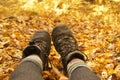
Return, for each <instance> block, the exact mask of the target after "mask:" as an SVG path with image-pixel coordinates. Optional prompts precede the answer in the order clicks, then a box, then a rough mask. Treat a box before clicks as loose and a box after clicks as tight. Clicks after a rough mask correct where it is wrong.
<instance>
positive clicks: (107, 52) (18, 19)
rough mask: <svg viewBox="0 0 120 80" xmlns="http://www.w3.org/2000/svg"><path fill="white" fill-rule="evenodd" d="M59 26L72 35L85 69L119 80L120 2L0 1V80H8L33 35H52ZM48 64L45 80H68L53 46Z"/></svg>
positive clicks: (108, 79)
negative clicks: (40, 32) (37, 33)
mask: <svg viewBox="0 0 120 80" xmlns="http://www.w3.org/2000/svg"><path fill="white" fill-rule="evenodd" d="M58 23H63V24H66V25H68V26H69V28H70V29H71V30H72V31H73V34H74V36H75V38H76V39H77V41H78V45H79V49H80V50H81V51H82V52H83V53H85V54H86V55H87V56H88V61H87V65H88V66H89V67H90V68H91V70H92V71H94V72H95V73H96V75H98V76H99V77H100V78H101V80H120V2H115V1H112V0H106V1H104V2H102V3H94V2H89V1H85V0H64V1H61V0H39V1H37V0H31V1H28V0H0V80H8V78H9V76H10V74H11V73H12V72H13V71H14V69H15V68H16V66H18V65H19V63H20V61H21V55H22V51H23V49H24V47H25V46H26V45H27V44H28V42H29V40H30V37H31V35H32V34H33V33H34V32H35V31H37V30H41V29H42V30H46V31H48V32H49V33H50V34H51V32H52V30H53V28H54V27H55V25H56V24H58ZM51 43H52V42H51ZM49 62H51V63H52V67H51V65H49V68H50V69H49V70H46V71H44V72H43V77H44V79H46V80H68V78H67V77H66V76H65V75H64V72H63V67H62V64H61V61H60V55H59V54H58V53H57V52H56V50H55V48H54V46H53V43H52V46H51V51H50V55H49Z"/></svg>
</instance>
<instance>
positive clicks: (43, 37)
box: [9, 30, 51, 80]
mask: <svg viewBox="0 0 120 80" xmlns="http://www.w3.org/2000/svg"><path fill="white" fill-rule="evenodd" d="M50 47H51V39H50V35H49V33H48V32H46V31H42V30H41V31H36V32H35V34H34V35H33V36H32V38H31V40H30V42H29V45H28V46H27V47H25V49H24V50H23V55H22V61H21V63H20V65H19V66H18V67H17V68H16V69H15V70H14V71H13V73H12V74H11V76H10V78H9V80H43V78H42V75H41V73H42V70H43V69H46V64H47V60H48V59H47V58H48V55H49V53H50Z"/></svg>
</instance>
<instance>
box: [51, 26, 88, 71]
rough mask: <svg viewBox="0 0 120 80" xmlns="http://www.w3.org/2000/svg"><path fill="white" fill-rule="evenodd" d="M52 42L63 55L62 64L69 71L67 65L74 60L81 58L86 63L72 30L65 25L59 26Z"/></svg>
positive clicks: (55, 30) (54, 32)
mask: <svg viewBox="0 0 120 80" xmlns="http://www.w3.org/2000/svg"><path fill="white" fill-rule="evenodd" d="M52 40H53V44H54V46H55V49H56V50H57V51H58V53H59V54H60V55H61V58H62V63H63V66H64V68H65V71H66V70H67V64H68V63H69V62H70V61H71V60H72V59H74V58H79V59H82V60H83V61H85V60H86V59H87V58H86V56H85V54H83V53H82V52H80V50H79V49H78V44H77V41H76V39H75V38H74V36H73V33H72V32H71V31H70V29H69V28H68V27H67V26H66V25H63V24H60V25H57V26H56V27H55V28H54V29H53V32H52Z"/></svg>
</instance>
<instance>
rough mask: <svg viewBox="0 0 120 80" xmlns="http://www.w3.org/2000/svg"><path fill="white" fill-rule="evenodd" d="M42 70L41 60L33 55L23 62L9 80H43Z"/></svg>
mask: <svg viewBox="0 0 120 80" xmlns="http://www.w3.org/2000/svg"><path fill="white" fill-rule="evenodd" d="M33 58H34V59H33ZM40 65H41V66H40ZM42 68H43V67H42V61H41V60H40V58H39V57H38V56H37V55H31V56H29V57H26V58H24V59H23V60H22V62H21V63H20V65H19V66H18V67H17V68H16V69H15V70H14V72H13V73H12V74H11V76H10V78H9V80H43V78H42V75H41V73H42Z"/></svg>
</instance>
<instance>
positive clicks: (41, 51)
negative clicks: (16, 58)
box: [22, 30, 51, 69]
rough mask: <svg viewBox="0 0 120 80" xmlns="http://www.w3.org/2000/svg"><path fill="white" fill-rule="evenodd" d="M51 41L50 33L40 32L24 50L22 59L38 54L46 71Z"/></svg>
mask: <svg viewBox="0 0 120 80" xmlns="http://www.w3.org/2000/svg"><path fill="white" fill-rule="evenodd" d="M50 47H51V39H50V35H49V33H48V32H46V31H43V30H39V31H36V32H35V34H34V35H33V36H32V38H31V40H30V42H29V45H28V46H27V47H26V48H25V49H24V50H23V56H22V58H25V57H27V56H29V55H32V54H36V55H38V56H39V57H40V59H41V60H42V62H43V66H44V69H45V67H46V65H47V64H46V63H47V59H48V55H49V53H50Z"/></svg>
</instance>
